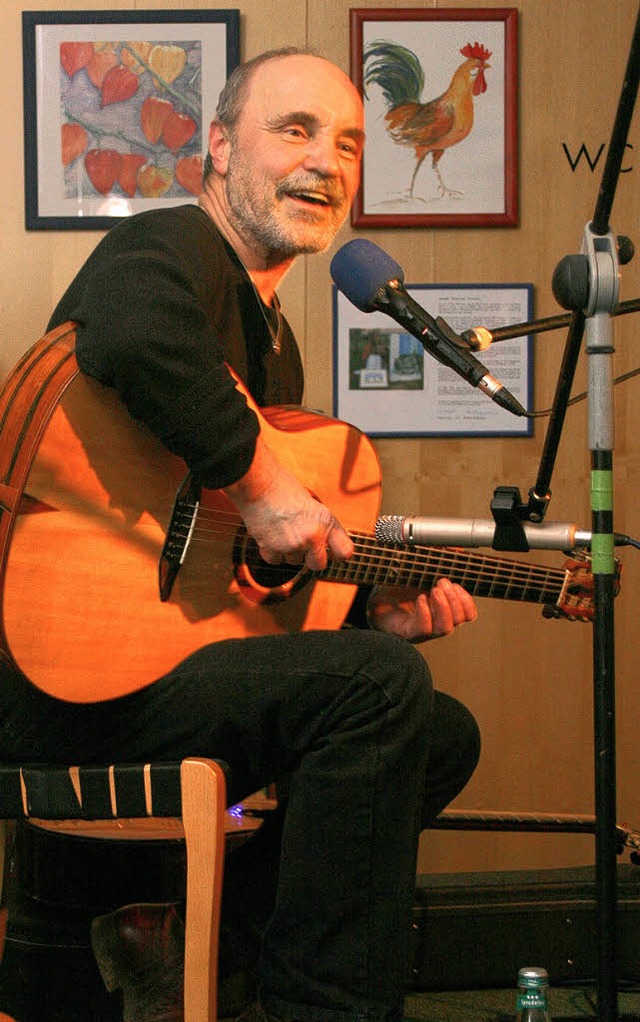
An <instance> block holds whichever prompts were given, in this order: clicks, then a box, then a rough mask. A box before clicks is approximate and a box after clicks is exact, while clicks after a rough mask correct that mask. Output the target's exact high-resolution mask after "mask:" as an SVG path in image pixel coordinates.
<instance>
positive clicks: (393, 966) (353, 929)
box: [0, 630, 479, 1022]
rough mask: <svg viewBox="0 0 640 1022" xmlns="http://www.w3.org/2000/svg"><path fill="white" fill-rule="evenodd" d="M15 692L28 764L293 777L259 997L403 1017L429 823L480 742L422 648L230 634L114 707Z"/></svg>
mask: <svg viewBox="0 0 640 1022" xmlns="http://www.w3.org/2000/svg"><path fill="white" fill-rule="evenodd" d="M2 689H3V691H4V696H5V706H4V707H3V710H2V717H1V720H0V731H1V732H2V738H1V739H0V742H1V745H0V747H3V748H4V750H5V755H7V756H11V757H12V758H15V759H16V760H18V759H19V760H22V761H27V760H29V759H33V760H42V759H50V760H58V761H66V762H75V763H81V762H83V761H89V760H93V761H112V760H118V759H129V760H134V759H150V758H156V759H161V758H165V759H179V758H182V757H183V756H187V755H195V756H197V755H201V756H215V757H218V758H221V759H225V760H226V761H227V762H228V763H229V765H230V767H231V776H232V783H231V800H232V801H238V800H240V799H242V798H243V797H244V796H246V795H247V794H249V793H250V792H252V791H255V790H256V789H258V788H260V787H261V786H263V785H264V784H266V783H268V782H270V781H272V780H277V779H278V778H280V777H286V778H287V808H286V813H284V820H283V826H282V835H281V848H280V863H279V876H278V883H277V888H276V892H275V905H274V906H273V911H272V913H271V915H270V918H269V922H268V925H267V928H266V932H265V936H264V941H263V949H262V961H261V966H260V977H259V979H260V996H261V1000H262V1003H263V1005H264V1007H265V1008H266V1010H267V1011H270V1012H272V1013H273V1014H277V1015H280V1016H282V1017H283V1018H285V1019H300V1020H302V1022H305V1020H309V1022H325V1020H326V1022H334V1020H336V1022H338V1020H342V1019H344V1020H347V1019H349V1020H355V1019H394V1018H397V1017H399V1016H400V1015H401V1012H402V1001H403V993H404V982H405V977H406V969H407V960H408V959H407V956H408V941H409V930H410V912H411V903H412V896H413V890H414V884H415V865H416V851H417V841H418V835H419V833H420V830H421V829H423V827H424V826H425V825H426V824H427V823H428V822H429V820H431V819H432V818H433V817H434V816H435V815H437V813H438V812H439V811H440V810H441V809H442V808H444V806H445V805H446V804H447V803H448V802H449V801H450V800H451V799H452V798H453V797H454V796H455V795H456V794H457V793H458V791H460V790H461V788H462V787H463V786H464V784H465V783H466V781H467V780H468V778H469V777H470V775H471V773H472V772H473V769H474V767H475V764H476V762H477V757H478V752H479V738H478V732H477V728H476V725H475V721H474V720H473V718H472V717H471V715H470V714H469V713H468V711H467V710H466V709H465V708H464V707H463V706H462V705H461V704H460V703H458V702H457V701H456V700H453V699H451V698H449V697H447V696H444V695H443V694H441V693H435V694H434V692H433V689H432V685H431V679H430V675H429V671H428V668H427V666H426V664H425V662H424V660H423V658H422V656H421V655H420V654H419V653H418V652H417V650H416V649H415V648H414V647H412V646H410V645H409V644H407V643H405V642H404V641H402V640H399V639H395V638H393V637H390V636H384V635H381V634H379V633H376V632H359V631H355V630H345V631H341V632H310V633H305V634H301V635H295V636H270V637H263V638H256V639H245V640H240V641H238V640H229V641H225V642H220V643H216V644H215V645H212V646H208V647H205V648H204V649H202V650H199V651H198V652H196V653H194V654H193V655H192V656H190V657H189V658H187V660H185V661H184V662H183V663H182V664H180V665H179V666H178V667H177V668H175V670H173V671H172V672H171V673H170V674H169V675H167V676H166V677H165V678H163V679H161V680H160V681H158V682H156V683H155V684H154V685H152V686H151V687H149V688H147V689H144V690H143V691H141V692H139V693H136V694H134V695H132V696H128V697H126V698H123V699H119V700H114V701H111V702H107V703H103V704H91V705H87V706H74V705H71V704H64V703H60V702H57V701H55V700H51V699H49V698H48V697H46V696H43V695H41V694H40V693H38V692H37V691H36V690H35V689H32V688H31V687H28V688H27V689H26V690H25V687H24V686H23V685H21V684H20V683H9V679H7V684H6V685H4V684H3V686H2ZM278 844H280V834H278ZM258 847H259V846H258ZM232 859H233V856H232ZM237 868H238V867H234V869H236V870H237ZM236 885H237V880H236ZM249 888H250V883H249V884H248V887H247V895H248V890H249ZM237 889H238V890H239V889H240V888H239V887H238V888H237ZM268 901H269V898H267V902H268ZM269 907H271V906H269Z"/></svg>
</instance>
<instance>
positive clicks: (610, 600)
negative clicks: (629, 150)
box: [492, 11, 640, 1022]
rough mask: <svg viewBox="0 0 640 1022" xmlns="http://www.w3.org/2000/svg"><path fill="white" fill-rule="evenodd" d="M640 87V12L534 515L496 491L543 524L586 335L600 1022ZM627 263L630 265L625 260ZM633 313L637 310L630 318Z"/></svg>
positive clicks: (611, 860)
mask: <svg viewBox="0 0 640 1022" xmlns="http://www.w3.org/2000/svg"><path fill="white" fill-rule="evenodd" d="M639 79H640V11H639V12H638V17H637V21H636V27H635V31H634V35H633V39H632V43H631V48H630V52H629V58H628V63H627V68H626V73H625V79H624V82H623V87H622V93H621V96H620V100H619V104H618V109H617V112H616V118H615V122H614V126H613V131H612V136H611V141H610V145H609V152H608V155H607V161H606V164H605V167H604V172H603V177H602V182H601V186H600V192H599V194H598V198H597V202H596V206H595V211H594V215H593V219H592V220H591V222H590V223H588V224H587V225H586V227H585V229H584V236H583V245H582V253H581V254H580V255H578V256H566V257H565V258H564V259H563V260H562V261H561V262H560V264H559V265H558V267H557V269H556V271H555V274H554V281H553V284H554V294H555V296H556V299H557V300H558V301H559V303H560V304H561V305H562V306H563V307H564V308H566V309H570V310H571V318H570V322H569V330H568V335H567V341H566V345H565V352H564V358H563V362H562V367H561V372H560V376H559V380H558V384H557V387H556V393H555V396H554V403H553V410H552V414H551V418H550V422H549V427H548V430H547V434H546V438H545V444H544V449H543V452H542V457H541V462H540V466H539V472H538V477H537V480H536V484H535V487H533V488H532V489H531V490H530V492H529V501H528V504H527V505H522V504H521V503H520V501H519V494H518V492H517V490H513V489H512V488H508V487H505V488H499V490H497V491H496V495H495V501H494V505H492V508H493V510H494V517H495V520H496V523H497V524H498V525H501V524H502V525H503V526H504V525H506V526H508V525H509V523H511V527H512V529H513V528H515V531H516V534H517V528H518V524H519V525H520V528H521V523H522V521H524V520H527V519H528V520H529V521H532V522H540V521H542V519H543V518H544V515H545V513H546V510H547V507H548V504H549V500H550V497H551V493H550V489H549V483H550V480H551V474H552V471H553V467H554V464H555V458H556V454H557V449H558V444H559V441H560V436H561V433H562V428H563V425H564V419H565V414H566V410H567V406H568V402H569V397H570V393H571V387H572V384H573V379H574V374H575V369H576V364H577V361H578V356H579V353H580V348H581V345H582V340H583V336H585V334H586V349H585V350H586V352H587V355H588V356H589V364H588V369H589V371H588V398H589V413H588V420H589V426H588V430H589V449H590V451H591V516H592V561H593V577H594V608H595V614H594V624H593V688H594V768H595V808H596V814H595V851H596V855H595V859H596V914H597V920H596V939H597V957H598V975H597V999H598V1019H599V1020H600V1022H618V993H617V960H616V959H617V955H616V949H617V922H616V917H617V875H616V866H617V863H616V855H617V844H618V842H617V836H616V764H615V647H614V595H615V559H614V534H613V499H612V498H613V371H612V360H613V351H614V347H613V336H612V326H611V317H612V315H613V314H614V312H615V310H616V302H617V297H618V276H619V273H618V264H619V257H618V245H617V241H616V239H615V238H614V237H613V235H612V234H611V231H610V228H609V215H610V212H611V207H612V205H613V200H614V198H615V192H616V187H617V183H618V179H619V175H620V170H621V166H622V159H623V156H624V150H625V147H626V143H627V136H628V132H629V126H630V122H631V117H632V114H633V111H634V106H635V101H636V97H637V92H638V83H639ZM625 261H627V260H626V259H625ZM629 311H632V310H629Z"/></svg>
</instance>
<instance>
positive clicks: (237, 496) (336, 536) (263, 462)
mask: <svg viewBox="0 0 640 1022" xmlns="http://www.w3.org/2000/svg"><path fill="white" fill-rule="evenodd" d="M224 492H225V493H226V494H227V496H228V497H229V499H230V500H232V501H233V503H234V504H235V505H236V507H237V508H238V511H239V512H240V514H241V516H242V520H243V521H244V524H245V525H246V527H247V531H248V532H249V534H250V535H251V536H252V537H253V538H254V539H255V541H256V543H257V544H258V549H259V552H260V556H261V557H262V558H263V559H264V560H265V561H267V563H268V564H280V563H281V562H282V561H286V562H287V563H288V564H303V563H304V564H305V565H306V566H307V568H309V569H310V570H311V571H322V569H323V568H325V567H326V566H327V561H328V560H329V559H331V560H334V561H342V560H345V559H347V558H349V557H351V554H352V553H353V543H352V542H351V540H350V539H349V537H348V535H347V533H346V532H345V530H344V529H343V528H342V526H341V525H340V523H339V522H338V520H337V519H336V518H335V517H334V515H333V514H332V512H331V511H330V510H329V508H328V507H325V505H324V504H321V503H320V501H318V500H316V499H315V498H314V497H312V496H311V494H310V493H309V491H308V490H307V489H306V488H305V487H304V486H303V485H302V483H301V482H300V481H299V479H297V477H296V476H295V475H293V473H291V472H289V470H288V469H286V468H285V467H284V466H283V465H282V464H281V463H280V462H279V461H278V459H277V458H276V456H275V455H274V454H273V452H272V451H271V450H270V448H269V447H268V446H267V445H266V444H265V443H264V441H263V440H262V438H261V437H258V440H257V443H256V453H255V455H254V459H253V461H252V463H251V467H250V469H249V471H248V472H247V473H246V475H244V476H243V477H242V478H241V479H239V480H238V481H237V482H235V483H233V484H232V485H231V486H227V487H226V488H225V491H224Z"/></svg>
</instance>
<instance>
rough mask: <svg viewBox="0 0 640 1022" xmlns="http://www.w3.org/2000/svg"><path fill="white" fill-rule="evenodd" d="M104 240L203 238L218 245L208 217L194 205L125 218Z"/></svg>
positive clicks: (186, 204)
mask: <svg viewBox="0 0 640 1022" xmlns="http://www.w3.org/2000/svg"><path fill="white" fill-rule="evenodd" d="M107 237H110V238H111V239H113V240H114V241H119V240H120V241H123V240H125V239H130V238H132V237H133V238H136V237H148V238H159V239H169V240H171V239H177V240H179V239H181V238H191V239H192V243H193V241H194V240H195V238H197V237H203V238H206V239H207V240H208V241H209V243H214V242H217V241H218V240H219V239H220V235H219V233H218V231H217V229H216V228H215V226H214V224H213V223H212V221H211V219H210V218H209V217H208V216H207V214H206V213H205V212H204V211H203V210H202V209H201V208H200V207H199V206H197V205H195V203H192V202H189V203H183V204H182V205H179V206H163V207H162V208H160V209H149V210H145V211H144V212H143V213H135V214H134V215H133V216H130V217H125V218H124V219H123V220H121V221H120V222H119V223H118V224H117V225H116V226H114V227H112V228H111V230H110V231H109V232H108V235H107Z"/></svg>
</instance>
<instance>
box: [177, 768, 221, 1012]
mask: <svg viewBox="0 0 640 1022" xmlns="http://www.w3.org/2000/svg"><path fill="white" fill-rule="evenodd" d="M181 781H182V823H183V826H184V834H185V842H186V849H187V906H186V920H185V927H186V934H185V961H184V1018H185V1022H216V1015H217V986H218V946H219V938H220V907H221V902H222V875H223V867H224V814H225V809H226V783H225V776H224V772H223V770H222V768H221V767H220V766H219V765H218V764H217V763H215V762H214V761H212V760H207V759H196V758H193V759H186V760H184V761H183V763H182V766H181Z"/></svg>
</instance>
